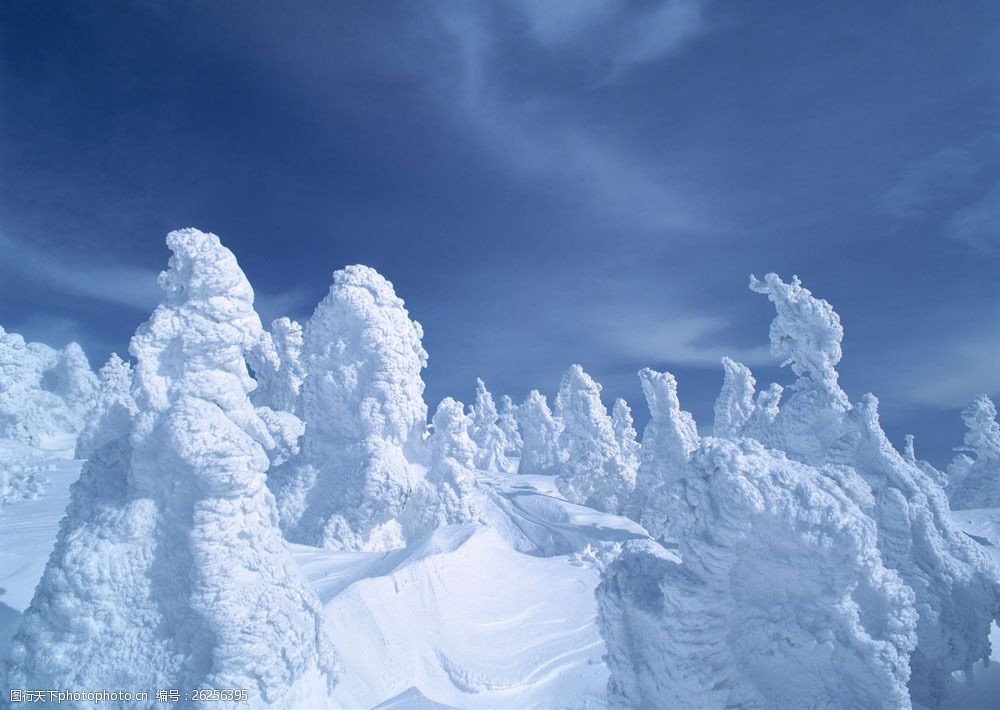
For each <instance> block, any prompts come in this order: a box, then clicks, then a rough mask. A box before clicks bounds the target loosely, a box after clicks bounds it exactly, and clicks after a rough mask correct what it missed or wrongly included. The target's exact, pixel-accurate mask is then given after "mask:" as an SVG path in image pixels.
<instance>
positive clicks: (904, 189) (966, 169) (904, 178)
mask: <svg viewBox="0 0 1000 710" xmlns="http://www.w3.org/2000/svg"><path fill="white" fill-rule="evenodd" d="M979 152H980V151H978V150H976V149H975V148H974V146H972V145H954V146H948V147H946V148H942V149H941V150H938V151H935V152H933V153H931V154H930V155H927V156H924V157H922V158H920V159H918V160H915V161H913V162H912V163H910V165H908V166H907V167H906V168H905V169H904V170H903V171H902V172H901V173H900V175H899V178H898V179H897V181H896V182H895V183H894V184H893V185H892V186H891V187H890V188H889V189H888V190H886V192H885V194H884V195H883V196H882V200H881V203H880V205H879V207H880V209H881V211H882V212H883V213H884V214H886V215H888V216H890V217H893V218H896V219H904V220H909V219H917V218H920V217H923V216H924V215H925V214H927V212H928V209H929V207H930V206H931V205H933V204H934V203H936V202H937V201H938V200H940V199H941V197H942V193H949V192H951V191H954V190H956V189H959V188H962V187H964V186H965V185H967V184H968V183H969V182H970V181H971V180H972V179H974V178H975V176H976V173H977V171H978V168H979V160H978V159H977V154H979Z"/></svg>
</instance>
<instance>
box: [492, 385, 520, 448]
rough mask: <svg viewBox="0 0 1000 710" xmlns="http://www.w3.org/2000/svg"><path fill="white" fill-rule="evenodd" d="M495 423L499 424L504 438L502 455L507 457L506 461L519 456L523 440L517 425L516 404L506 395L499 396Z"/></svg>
mask: <svg viewBox="0 0 1000 710" xmlns="http://www.w3.org/2000/svg"><path fill="white" fill-rule="evenodd" d="M497 424H498V425H499V426H500V430H501V431H502V432H503V435H504V440H505V441H506V443H507V448H506V449H505V450H504V455H505V456H506V457H507V460H508V462H509V461H510V459H512V458H518V457H520V456H521V448H522V447H523V446H524V441H523V439H522V438H521V432H520V430H519V429H518V426H517V406H516V405H515V404H514V401H513V400H512V399H511V398H510V397H509V396H508V395H501V397H500V414H499V419H498V420H497Z"/></svg>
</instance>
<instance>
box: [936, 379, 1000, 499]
mask: <svg viewBox="0 0 1000 710" xmlns="http://www.w3.org/2000/svg"><path fill="white" fill-rule="evenodd" d="M962 420H963V421H964V422H965V426H966V429H967V431H966V432H965V437H964V439H963V444H964V446H962V448H961V449H959V452H960V453H959V454H958V455H957V456H956V457H955V460H954V461H952V462H951V465H950V466H948V497H949V498H950V500H951V507H952V510H969V509H972V508H1000V425H998V424H997V409H996V407H995V406H993V402H992V401H990V398H989V397H987V396H986V395H985V394H981V395H979V396H978V397H976V399H975V400H974V401H973V402H972V404H970V405H969V406H968V407H966V408H965V410H964V411H963V412H962ZM970 454H971V456H970Z"/></svg>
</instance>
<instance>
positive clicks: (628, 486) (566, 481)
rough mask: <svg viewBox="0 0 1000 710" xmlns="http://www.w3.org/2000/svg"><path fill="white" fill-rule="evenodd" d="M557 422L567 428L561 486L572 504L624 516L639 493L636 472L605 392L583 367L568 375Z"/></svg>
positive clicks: (562, 444) (562, 445)
mask: <svg viewBox="0 0 1000 710" xmlns="http://www.w3.org/2000/svg"><path fill="white" fill-rule="evenodd" d="M556 417H558V418H559V420H560V421H561V422H562V424H563V430H562V432H561V434H560V448H561V449H563V450H564V451H565V452H566V460H565V461H564V462H561V463H560V464H559V466H558V474H557V477H556V485H557V486H558V488H559V491H560V492H561V493H562V494H563V495H564V496H566V499H567V500H569V501H572V502H574V503H579V504H582V505H587V506H590V507H592V508H596V509H597V510H602V511H605V512H609V513H620V512H621V511H622V510H623V509H624V507H625V505H626V503H627V502H628V500H629V497H630V496H631V494H632V491H633V490H634V489H635V485H636V481H635V472H634V471H632V470H630V469H629V468H628V466H626V464H625V461H624V460H623V457H622V453H621V450H620V449H619V448H618V442H617V441H616V440H615V431H614V427H613V426H612V424H611V418H610V417H609V416H608V410H607V408H606V407H605V406H604V403H603V402H602V401H601V386H600V385H599V384H598V383H597V382H595V381H594V380H593V379H592V378H591V377H590V375H588V374H587V373H586V372H584V371H583V368H582V367H581V366H580V365H572V366H570V368H569V369H568V370H567V371H566V374H564V375H563V378H562V381H561V382H560V384H559V394H558V395H557V396H556Z"/></svg>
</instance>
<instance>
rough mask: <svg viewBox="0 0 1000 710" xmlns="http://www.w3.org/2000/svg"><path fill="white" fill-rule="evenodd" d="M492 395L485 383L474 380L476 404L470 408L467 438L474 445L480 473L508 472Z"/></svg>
mask: <svg viewBox="0 0 1000 710" xmlns="http://www.w3.org/2000/svg"><path fill="white" fill-rule="evenodd" d="M499 419H500V416H499V415H498V414H497V408H496V405H495V404H494V403H493V395H492V394H490V391H489V390H488V389H486V383H485V382H483V381H482V380H481V379H479V378H478V377H477V378H476V404H475V405H474V406H473V407H472V413H471V421H470V423H469V436H470V437H472V441H473V443H475V445H476V468H478V469H480V470H482V471H509V470H510V463H509V462H508V461H507V453H506V452H507V447H508V442H507V437H506V436H505V435H504V431H503V429H501V428H500V424H499Z"/></svg>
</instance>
